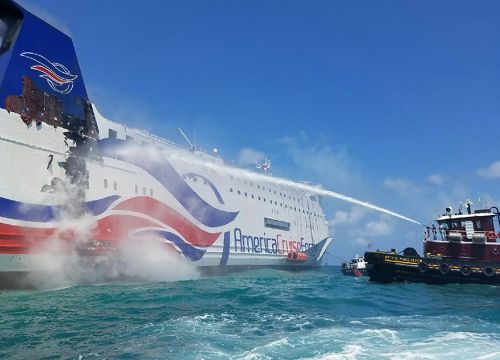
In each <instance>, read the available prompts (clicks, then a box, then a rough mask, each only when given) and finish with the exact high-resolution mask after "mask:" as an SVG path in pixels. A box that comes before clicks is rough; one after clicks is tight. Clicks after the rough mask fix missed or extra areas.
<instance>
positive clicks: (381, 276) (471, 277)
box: [364, 200, 500, 285]
mask: <svg viewBox="0 0 500 360" xmlns="http://www.w3.org/2000/svg"><path fill="white" fill-rule="evenodd" d="M471 205H472V202H471V201H469V200H467V202H466V203H465V206H466V213H465V214H464V213H462V209H461V207H460V209H459V211H458V212H457V213H455V214H453V213H452V208H451V207H447V208H446V212H445V213H444V214H442V215H441V216H439V217H438V218H437V219H436V223H437V227H436V225H435V224H433V225H432V226H427V227H426V228H425V231H424V241H423V242H424V244H423V256H420V255H419V254H418V253H417V251H416V250H415V249H414V248H406V249H404V250H403V251H401V252H396V250H395V249H391V251H379V250H377V251H367V252H365V255H364V258H365V261H366V262H367V272H368V276H369V278H370V280H371V281H376V282H383V283H391V282H394V281H399V282H401V281H408V282H422V283H427V284H447V283H477V284H493V285H495V284H500V240H499V241H497V239H500V232H498V230H500V213H499V210H498V208H497V207H495V206H493V207H490V208H487V209H480V210H475V211H474V212H472V210H471ZM495 219H496V221H495ZM495 223H496V225H497V230H495Z"/></svg>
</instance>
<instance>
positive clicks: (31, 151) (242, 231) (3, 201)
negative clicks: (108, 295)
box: [0, 1, 331, 274]
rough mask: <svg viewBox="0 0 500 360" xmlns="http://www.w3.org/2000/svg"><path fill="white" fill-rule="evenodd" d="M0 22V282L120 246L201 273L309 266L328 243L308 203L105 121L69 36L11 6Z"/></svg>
mask: <svg viewBox="0 0 500 360" xmlns="http://www.w3.org/2000/svg"><path fill="white" fill-rule="evenodd" d="M0 22H1V23H0V25H2V26H0V41H1V48H0V75H1V77H0V83H1V87H0V168H1V169H2V171H1V172H0V274H2V273H3V274H9V273H10V274H14V273H30V272H38V271H42V270H43V269H41V268H40V266H39V264H40V263H41V262H43V261H40V257H42V258H43V256H46V255H47V252H49V253H50V251H54V250H57V251H56V252H57V256H60V257H71V256H75V255H76V256H77V257H79V258H81V259H84V261H88V259H95V260H96V262H102V261H105V259H106V258H109V257H114V256H116V254H118V253H119V252H120V249H123V247H124V246H126V245H128V244H130V243H133V244H134V245H136V246H139V248H140V247H147V246H149V245H150V244H151V243H155V244H156V243H160V244H162V246H163V247H164V248H166V249H168V250H169V251H171V252H173V253H176V254H179V256H181V257H183V258H185V259H186V260H189V261H191V262H193V263H194V264H195V265H196V266H198V267H204V268H208V267H211V268H220V267H224V268H229V267H249V266H250V267H262V266H277V267H288V268H297V267H311V266H316V265H317V264H318V263H319V261H320V259H321V257H322V256H323V254H324V252H325V250H326V248H327V246H328V245H329V243H330V241H331V239H330V238H329V237H328V224H327V222H326V220H325V215H324V214H323V211H322V209H321V206H320V204H319V199H318V197H317V196H316V195H314V194H311V193H307V192H306V191H304V190H302V188H301V187H300V184H297V183H293V182H289V181H286V182H285V181H280V180H279V179H276V178H272V177H270V176H264V175H260V174H259V175H257V174H256V173H254V172H250V171H248V170H243V169H238V168H235V167H232V166H228V165H226V164H224V162H223V161H222V159H220V158H218V157H216V156H212V155H208V154H205V153H202V152H199V151H196V150H194V149H193V150H192V151H187V150H183V149H181V148H180V147H179V146H177V145H175V144H173V143H171V142H169V141H167V140H163V139H160V138H158V137H156V136H154V135H151V134H149V133H147V132H144V131H140V130H136V129H131V128H128V127H127V126H125V125H121V124H118V123H115V122H113V121H110V120H108V119H105V118H104V117H103V116H101V115H100V114H99V113H98V112H97V110H96V109H95V108H93V107H92V106H91V105H90V102H89V100H88V97H87V93H86V89H85V86H84V83H83V80H82V76H81V73H80V70H79V67H78V62H77V59H76V55H75V53H74V48H73V45H72V42H71V39H70V38H69V37H67V36H66V35H64V34H62V33H61V32H59V31H58V30H56V29H55V28H52V27H50V26H48V25H47V24H46V23H44V22H43V21H42V20H40V19H38V18H37V17H35V16H34V15H33V14H31V13H29V12H27V11H26V10H24V9H23V8H21V7H20V6H18V5H16V4H15V3H13V2H11V1H4V2H2V3H1V4H0ZM2 31H3V33H2ZM47 39H51V40H52V41H53V43H57V44H58V46H57V47H54V46H52V47H50V46H47V41H46V40H47ZM318 244H319V245H318ZM103 259H104V260H103Z"/></svg>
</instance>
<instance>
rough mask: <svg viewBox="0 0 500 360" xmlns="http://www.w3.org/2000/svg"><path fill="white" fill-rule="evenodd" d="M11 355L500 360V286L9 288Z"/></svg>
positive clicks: (349, 282)
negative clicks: (26, 289)
mask: <svg viewBox="0 0 500 360" xmlns="http://www.w3.org/2000/svg"><path fill="white" fill-rule="evenodd" d="M0 358H14V359H17V358H19V359H34V358H37V359H38V358H46V359H57V358H73V359H116V358H120V359H435V358H450V359H451V358H453V359H499V358H500V287H494V286H484V285H483V286H481V285H444V286H432V285H425V284H389V285H387V284H377V283H372V282H369V281H368V279H367V278H353V277H348V276H344V275H342V274H341V273H340V271H339V269H338V268H329V269H322V270H318V271H305V272H286V271H278V270H255V271H247V272H242V273H236V274H230V275H226V276H216V277H207V278H200V279H197V280H188V281H177V282H156V283H123V282H114V283H108V284H99V285H79V286H72V287H67V288H63V289H56V290H48V291H47V290H45V291H19V290H17V291H12V290H9V291H5V290H4V291H2V292H1V293H0Z"/></svg>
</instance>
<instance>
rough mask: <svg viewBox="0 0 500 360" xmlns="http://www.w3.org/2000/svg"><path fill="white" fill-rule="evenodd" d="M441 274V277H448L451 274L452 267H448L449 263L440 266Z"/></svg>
mask: <svg viewBox="0 0 500 360" xmlns="http://www.w3.org/2000/svg"><path fill="white" fill-rule="evenodd" d="M439 272H440V273H441V275H446V274H448V273H449V272H450V265H448V264H447V263H442V264H441V265H439Z"/></svg>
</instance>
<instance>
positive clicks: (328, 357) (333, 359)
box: [302, 344, 365, 360]
mask: <svg viewBox="0 0 500 360" xmlns="http://www.w3.org/2000/svg"><path fill="white" fill-rule="evenodd" d="M364 354H365V351H364V349H363V347H362V346H360V345H356V344H348V345H345V346H343V347H342V351H340V352H332V353H328V354H324V355H321V356H316V357H312V358H302V359H303V360H306V359H315V360H348V359H358V358H360V356H363V355H364Z"/></svg>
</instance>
